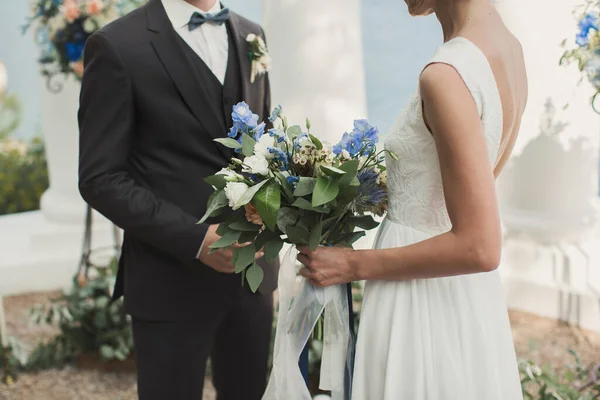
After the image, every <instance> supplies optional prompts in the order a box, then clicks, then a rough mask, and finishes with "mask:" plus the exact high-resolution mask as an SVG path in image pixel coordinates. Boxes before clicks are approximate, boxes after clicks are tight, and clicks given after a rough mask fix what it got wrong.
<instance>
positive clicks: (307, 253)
mask: <svg viewBox="0 0 600 400" xmlns="http://www.w3.org/2000/svg"><path fill="white" fill-rule="evenodd" d="M298 250H299V251H300V254H298V261H300V262H301V263H302V264H304V268H302V269H301V270H300V275H302V276H303V277H305V278H306V279H308V280H309V281H310V283H312V284H313V285H315V286H318V287H325V286H331V285H338V284H343V283H348V282H353V281H357V280H359V278H358V275H357V271H356V268H355V267H354V264H353V263H352V262H351V260H352V253H353V252H354V250H352V249H349V248H345V247H317V249H316V250H315V251H312V250H311V249H310V247H308V246H299V247H298Z"/></svg>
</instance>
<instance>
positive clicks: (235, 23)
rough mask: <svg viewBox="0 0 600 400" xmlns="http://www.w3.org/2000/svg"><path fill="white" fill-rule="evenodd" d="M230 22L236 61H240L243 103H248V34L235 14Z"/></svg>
mask: <svg viewBox="0 0 600 400" xmlns="http://www.w3.org/2000/svg"><path fill="white" fill-rule="evenodd" d="M230 21H231V25H230V28H231V33H232V34H233V42H234V45H235V51H236V52H237V54H238V59H239V60H240V71H241V74H242V79H241V81H242V98H243V99H244V100H245V101H248V100H249V96H250V58H249V54H248V44H247V43H246V36H248V32H246V31H245V30H244V28H243V27H242V24H241V21H240V17H239V15H237V14H236V13H234V12H231V17H230Z"/></svg>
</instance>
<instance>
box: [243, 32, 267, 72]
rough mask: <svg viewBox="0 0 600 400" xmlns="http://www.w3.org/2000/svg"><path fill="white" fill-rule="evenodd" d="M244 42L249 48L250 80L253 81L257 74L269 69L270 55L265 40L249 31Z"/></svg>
mask: <svg viewBox="0 0 600 400" xmlns="http://www.w3.org/2000/svg"><path fill="white" fill-rule="evenodd" d="M246 42H247V43H248V48H249V51H248V57H249V58H250V82H251V83H254V80H255V79H256V77H257V76H258V75H262V74H265V73H267V72H269V70H270V69H271V56H270V55H269V52H268V51H267V45H266V43H265V41H264V40H263V39H262V38H261V37H260V36H257V35H255V34H253V33H251V34H249V35H248V36H247V37H246Z"/></svg>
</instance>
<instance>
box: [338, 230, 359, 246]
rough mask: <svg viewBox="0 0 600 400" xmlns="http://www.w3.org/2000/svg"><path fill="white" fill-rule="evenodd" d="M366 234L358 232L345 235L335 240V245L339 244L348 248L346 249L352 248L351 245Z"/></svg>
mask: <svg viewBox="0 0 600 400" xmlns="http://www.w3.org/2000/svg"><path fill="white" fill-rule="evenodd" d="M365 235H366V232H365V231H358V232H352V233H347V234H345V235H342V236H340V237H339V238H338V239H337V240H336V244H341V245H344V246H348V247H352V245H353V244H354V243H355V242H356V241H357V240H358V239H360V238H361V237H363V236H365Z"/></svg>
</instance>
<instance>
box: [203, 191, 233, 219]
mask: <svg viewBox="0 0 600 400" xmlns="http://www.w3.org/2000/svg"><path fill="white" fill-rule="evenodd" d="M228 204H229V202H228V200H227V196H226V195H225V191H224V190H218V191H216V192H213V193H212V194H211V195H210V197H209V198H208V205H207V207H206V213H205V214H204V216H203V217H202V218H201V219H200V221H198V223H199V224H202V223H204V222H205V221H206V220H207V219H208V218H209V217H213V216H215V215H217V213H218V212H219V211H220V210H221V209H223V208H225V207H226V206H227V205H228Z"/></svg>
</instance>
